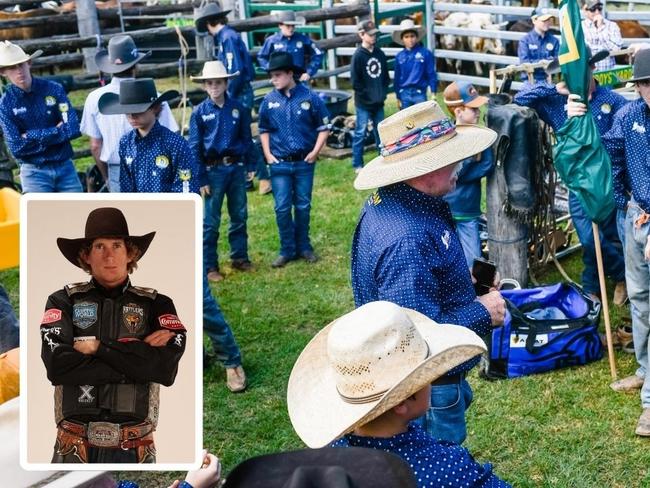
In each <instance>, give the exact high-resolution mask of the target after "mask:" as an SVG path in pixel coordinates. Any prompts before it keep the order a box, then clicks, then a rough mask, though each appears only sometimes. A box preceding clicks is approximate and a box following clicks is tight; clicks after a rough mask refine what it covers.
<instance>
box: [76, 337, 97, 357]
mask: <svg viewBox="0 0 650 488" xmlns="http://www.w3.org/2000/svg"><path fill="white" fill-rule="evenodd" d="M72 347H73V348H74V350H75V351H78V352H80V353H81V354H88V355H91V354H95V353H96V352H97V349H99V341H98V340H96V339H93V340H90V341H75V342H74V344H73V345H72Z"/></svg>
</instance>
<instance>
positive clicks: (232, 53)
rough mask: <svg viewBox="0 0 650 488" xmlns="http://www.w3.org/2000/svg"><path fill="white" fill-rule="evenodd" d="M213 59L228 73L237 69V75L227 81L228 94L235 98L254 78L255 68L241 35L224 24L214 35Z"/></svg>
mask: <svg viewBox="0 0 650 488" xmlns="http://www.w3.org/2000/svg"><path fill="white" fill-rule="evenodd" d="M214 46H215V59H218V60H219V61H221V62H222V63H223V64H224V66H225V67H226V71H227V72H228V73H234V72H236V71H239V76H235V77H234V78H230V80H229V81H228V95H229V96H230V97H231V98H237V97H238V96H239V94H240V93H241V91H242V90H244V89H245V88H247V87H248V86H249V85H250V82H251V81H252V80H254V79H255V68H254V67H253V61H252V59H251V56H250V54H248V48H247V47H246V45H245V44H244V41H242V38H241V36H240V35H239V34H238V33H237V31H235V30H234V29H233V28H232V27H230V26H228V25H226V26H224V27H223V28H222V29H221V30H220V31H219V32H217V34H215V36H214Z"/></svg>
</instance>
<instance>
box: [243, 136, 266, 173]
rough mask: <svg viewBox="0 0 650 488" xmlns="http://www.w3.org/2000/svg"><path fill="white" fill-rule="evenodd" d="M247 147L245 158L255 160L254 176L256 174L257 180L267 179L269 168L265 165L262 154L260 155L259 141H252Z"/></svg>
mask: <svg viewBox="0 0 650 488" xmlns="http://www.w3.org/2000/svg"><path fill="white" fill-rule="evenodd" d="M249 148H250V149H249V151H248V154H247V155H246V158H247V159H249V160H251V161H255V176H257V179H258V180H268V179H269V178H270V176H269V169H268V167H267V166H266V161H264V156H262V150H261V149H260V147H259V143H257V144H256V143H253V144H251V145H250V146H249Z"/></svg>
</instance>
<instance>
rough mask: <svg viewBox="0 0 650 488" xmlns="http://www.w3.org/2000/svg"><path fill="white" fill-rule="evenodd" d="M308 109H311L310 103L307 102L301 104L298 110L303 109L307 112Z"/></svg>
mask: <svg viewBox="0 0 650 488" xmlns="http://www.w3.org/2000/svg"><path fill="white" fill-rule="evenodd" d="M310 107H311V103H309V102H302V103H301V104H300V108H301V109H303V110H309V108H310Z"/></svg>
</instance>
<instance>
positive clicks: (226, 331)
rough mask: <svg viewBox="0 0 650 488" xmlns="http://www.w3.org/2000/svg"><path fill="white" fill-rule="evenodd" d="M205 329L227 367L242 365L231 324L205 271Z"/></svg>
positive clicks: (220, 359)
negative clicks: (211, 289)
mask: <svg viewBox="0 0 650 488" xmlns="http://www.w3.org/2000/svg"><path fill="white" fill-rule="evenodd" d="M203 331H204V332H205V333H206V334H207V335H208V337H209V338H210V341H211V342H212V349H213V350H214V353H215V355H216V357H217V360H219V361H220V362H221V363H223V365H224V367H226V368H236V367H237V366H239V365H241V352H240V350H239V346H238V345H237V342H236V341H235V336H233V334H232V330H231V329H230V326H229V325H228V323H227V322H226V319H225V318H224V317H223V314H222V313H221V308H220V307H219V304H218V303H217V300H215V298H214V296H212V292H211V291H210V285H209V284H208V277H207V275H206V273H205V272H204V273H203Z"/></svg>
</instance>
